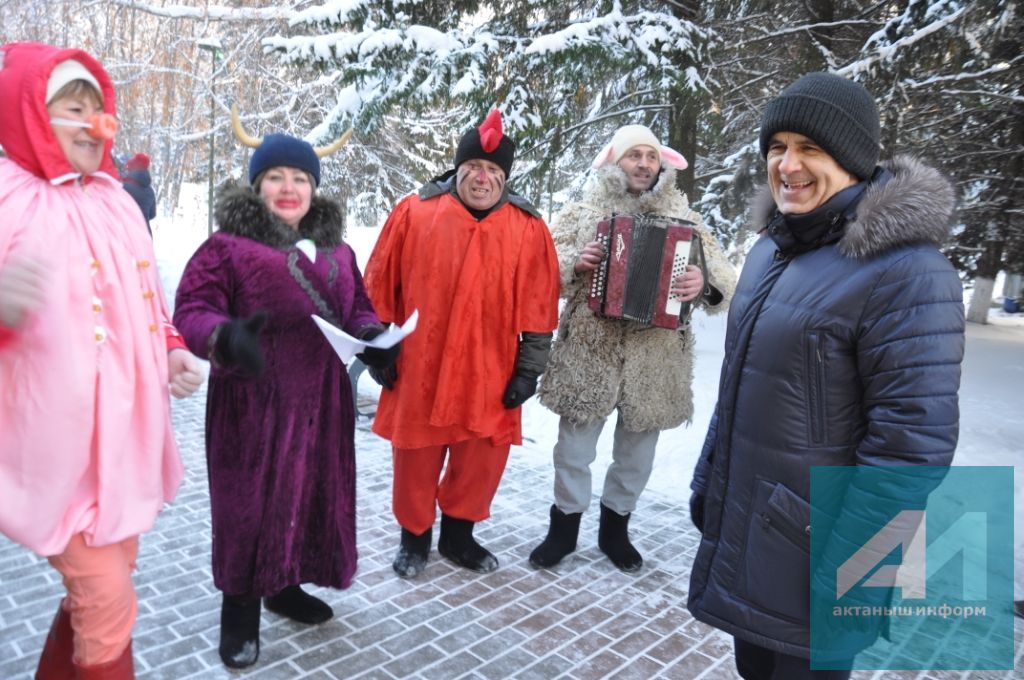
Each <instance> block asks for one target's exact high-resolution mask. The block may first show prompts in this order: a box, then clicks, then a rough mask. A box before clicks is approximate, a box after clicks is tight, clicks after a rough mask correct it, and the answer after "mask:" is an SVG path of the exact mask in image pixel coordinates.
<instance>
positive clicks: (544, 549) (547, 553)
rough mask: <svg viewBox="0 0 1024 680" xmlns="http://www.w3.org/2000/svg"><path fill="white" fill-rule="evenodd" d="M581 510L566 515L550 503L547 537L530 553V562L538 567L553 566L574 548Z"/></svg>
mask: <svg viewBox="0 0 1024 680" xmlns="http://www.w3.org/2000/svg"><path fill="white" fill-rule="evenodd" d="M581 517H583V513H582V512H574V513H572V514H571V515H567V514H565V513H564V512H562V511H561V510H559V509H558V506H557V505H554V504H552V505H551V524H550V526H548V535H547V538H545V539H544V541H543V542H541V544H540V545H538V546H537V547H536V548H534V549H533V552H532V553H530V564H532V565H533V566H535V567H537V568H538V569H547V568H548V567H553V566H555V565H556V564H558V563H559V562H561V561H562V559H564V558H565V556H566V555H568V554H569V553H571V552H572V551H574V550H576V538H577V537H578V536H579V534H580V518H581Z"/></svg>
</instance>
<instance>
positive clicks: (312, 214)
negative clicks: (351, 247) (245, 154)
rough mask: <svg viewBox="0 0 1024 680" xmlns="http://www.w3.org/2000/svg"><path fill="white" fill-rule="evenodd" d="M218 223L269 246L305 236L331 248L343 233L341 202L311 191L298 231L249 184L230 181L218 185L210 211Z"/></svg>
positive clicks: (287, 245)
mask: <svg viewBox="0 0 1024 680" xmlns="http://www.w3.org/2000/svg"><path fill="white" fill-rule="evenodd" d="M213 217H214V220H216V222H217V227H218V228H219V229H220V230H221V231H222V232H224V233H225V234H233V235H235V236H244V237H245V238H249V239H252V240H253V241H259V242H260V243H263V244H266V245H268V246H270V247H272V248H290V247H291V246H293V245H295V242H296V241H298V240H300V239H302V238H308V239H311V240H312V241H313V242H314V243H316V246H317V248H321V249H324V248H327V249H330V248H334V247H335V246H337V245H338V244H339V243H341V239H342V236H344V234H345V218H344V216H343V215H342V212H341V206H340V205H338V204H337V203H336V202H335V201H332V200H331V199H329V198H325V197H323V196H319V195H317V194H313V200H312V202H311V203H310V206H309V212H308V213H306V216H305V217H303V218H302V221H301V222H299V229H298V233H296V231H295V230H294V229H292V228H291V227H289V226H288V225H287V224H284V223H283V222H281V221H280V220H278V219H277V218H276V217H275V216H274V214H273V213H271V212H270V210H269V209H268V208H267V206H266V204H264V203H263V199H261V198H260V197H259V196H258V195H257V194H256V192H255V191H253V190H252V187H250V186H248V185H246V184H242V183H239V182H229V183H228V184H225V185H224V186H222V187H221V190H220V193H219V195H218V197H217V204H216V207H215V208H214V212H213Z"/></svg>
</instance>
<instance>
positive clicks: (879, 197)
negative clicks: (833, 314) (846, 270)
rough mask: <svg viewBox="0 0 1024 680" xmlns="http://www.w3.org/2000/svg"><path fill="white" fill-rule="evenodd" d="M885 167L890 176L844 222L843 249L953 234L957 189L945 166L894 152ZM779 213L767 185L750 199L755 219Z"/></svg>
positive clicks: (856, 254)
mask: <svg viewBox="0 0 1024 680" xmlns="http://www.w3.org/2000/svg"><path fill="white" fill-rule="evenodd" d="M880 165H881V167H883V168H885V169H886V170H888V171H889V173H891V174H890V177H889V181H887V182H877V181H876V182H874V183H872V184H871V185H869V186H868V188H867V190H866V191H865V192H864V198H862V199H861V201H860V204H859V205H858V206H857V217H856V218H855V219H854V220H853V221H851V222H850V223H849V224H847V225H846V229H845V230H844V233H843V237H842V238H841V239H840V240H839V243H838V248H839V252H841V253H842V254H843V255H846V256H847V257H852V258H857V259H863V258H870V257H874V256H876V255H879V254H881V253H884V252H886V251H889V250H892V249H893V248H897V247H899V246H902V245H906V244H910V243H932V244H935V245H937V246H940V245H942V244H943V243H945V242H946V240H947V239H948V238H949V233H950V226H951V223H952V218H953V211H954V208H955V207H956V191H955V189H954V188H953V184H952V183H951V182H950V181H949V179H948V178H946V176H945V175H943V174H942V173H941V172H939V171H938V170H936V169H935V168H932V167H930V166H928V165H925V164H924V163H922V162H921V161H919V160H917V159H916V158H913V157H911V156H896V157H895V158H893V159H892V160H891V161H884V162H882V163H881V164H880ZM774 214H775V202H774V200H773V199H772V195H771V191H770V190H769V189H768V187H764V188H763V189H762V190H761V191H759V192H758V195H757V196H756V197H755V198H754V200H753V201H752V203H751V215H752V217H753V220H754V224H755V225H758V226H759V227H760V226H764V225H766V224H768V222H769V221H770V220H771V218H772V216H773V215H774Z"/></svg>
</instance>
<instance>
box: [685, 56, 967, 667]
mask: <svg viewBox="0 0 1024 680" xmlns="http://www.w3.org/2000/svg"><path fill="white" fill-rule="evenodd" d="M879 128H880V126H879V115H878V109H877V108H876V106H875V102H874V100H873V98H872V97H871V95H870V94H869V93H868V91H867V90H866V89H864V87H863V86H862V85H859V84H857V83H855V82H853V81H850V80H847V79H845V78H842V77H840V76H838V75H835V74H830V73H812V74H809V75H806V76H804V77H802V78H800V79H799V80H797V81H796V82H795V83H793V84H792V85H790V86H789V87H787V88H786V89H785V90H783V91H782V93H781V94H780V95H779V96H778V97H777V98H776V99H774V100H773V101H772V102H771V103H769V104H768V106H767V108H766V109H765V112H764V115H763V117H762V121H761V134H760V144H761V154H762V155H763V156H764V157H765V158H766V160H767V163H768V190H767V191H765V192H763V193H762V195H761V196H760V197H759V198H758V199H757V201H756V202H755V204H754V209H753V219H754V224H755V225H756V227H757V228H763V230H764V234H765V235H764V237H763V238H761V239H760V240H759V241H758V242H757V243H756V244H755V245H754V247H753V248H752V249H751V250H750V253H749V254H748V255H747V259H746V263H745V264H744V266H743V273H742V274H741V275H740V280H739V284H738V285H737V288H736V296H735V298H734V299H733V302H732V307H731V309H730V311H729V323H728V326H727V330H726V338H725V360H724V363H723V366H722V372H721V383H720V386H719V393H718V406H717V408H716V410H715V414H714V416H713V417H712V421H711V425H710V427H709V429H708V435H707V439H706V442H705V445H704V449H703V451H702V452H701V457H700V460H699V462H698V464H697V469H696V471H695V472H694V478H693V483H692V488H693V498H692V500H691V503H690V507H691V515H692V518H693V522H694V524H695V525H696V527H697V528H698V529H699V530H700V531H701V533H702V539H701V543H700V547H699V549H698V551H697V556H696V558H695V560H694V565H693V571H692V574H691V578H690V591H689V602H688V607H689V609H690V611H691V612H692V613H693V615H694V617H696V618H697V619H699V620H701V621H703V622H705V623H708V624H710V625H712V626H715V627H717V628H719V629H721V630H724V631H726V632H728V633H730V634H732V635H733V636H734V639H735V654H736V667H737V669H738V670H739V673H740V675H741V676H743V677H744V678H747V679H751V678H758V679H761V678H764V679H769V678H794V679H800V678H808V679H810V678H814V679H818V680H825V679H828V680H840V679H843V678H848V677H849V675H850V671H849V669H850V668H851V665H850V662H849V661H847V662H846V663H845V664H843V663H840V664H829V665H828V666H827V667H828V668H829V669H828V670H825V669H824V668H822V666H825V664H817V665H818V668H817V669H812V668H811V667H810V663H809V661H808V659H809V658H810V657H811V656H812V655H811V652H812V642H813V643H814V647H813V648H814V649H815V650H816V651H817V652H820V653H821V654H822V656H820V657H817V658H829V659H838V660H843V659H847V660H850V659H852V658H853V657H854V655H855V654H856V653H857V651H858V648H859V647H861V646H862V643H866V644H870V642H871V641H873V639H874V635H875V633H876V628H877V624H879V623H880V622H879V621H877V620H874V621H872V620H870V619H868V618H866V619H865V621H864V627H863V628H860V623H857V624H856V626H857V627H858V628H860V629H859V630H851V631H849V632H850V633H851V635H850V637H848V638H846V637H829V636H828V634H829V633H830V631H829V630H828V628H829V625H831V624H827V625H825V626H824V628H815V629H814V635H812V634H811V633H812V631H811V601H814V602H815V603H816V607H823V606H825V605H828V604H829V602H830V601H834V600H835V599H836V598H835V597H834V594H835V592H836V588H835V585H834V583H835V582H834V579H835V574H836V573H837V571H836V569H837V567H838V565H839V564H843V562H844V560H845V559H846V558H845V557H844V551H847V550H848V551H849V552H845V555H847V556H848V555H849V554H850V553H852V552H853V550H854V549H855V548H856V547H857V546H858V545H860V543H861V542H860V541H858V540H857V535H858V533H860V532H861V531H862V529H860V526H862V525H865V524H866V525H868V526H870V524H869V522H870V521H873V518H872V519H868V518H866V517H864V516H863V515H871V514H874V515H875V516H877V517H882V518H884V519H883V521H885V520H887V519H888V518H890V517H892V516H894V515H895V512H896V511H897V510H899V509H904V508H915V507H923V505H918V503H920V502H922V498H923V497H926V496H927V492H928V491H929V490H930V488H929V487H930V485H931V482H930V481H929V478H930V477H931V476H932V475H933V474H934V472H935V471H937V472H938V478H941V475H942V474H944V472H945V466H948V465H949V464H950V462H951V461H952V458H953V451H954V450H955V449H956V443H957V432H958V420H959V418H958V407H957V390H958V388H959V384H960V362H961V359H962V358H963V350H964V306H963V289H962V287H961V284H960V279H959V278H958V276H957V274H956V271H955V270H954V269H953V267H952V265H951V264H950V263H949V261H948V260H947V259H946V258H945V257H944V256H943V255H942V253H941V252H940V251H939V249H938V246H939V244H941V243H942V242H943V241H944V240H945V239H947V238H948V236H949V225H950V222H951V217H952V212H953V206H954V202H955V196H954V191H953V187H952V186H951V185H950V183H949V182H948V180H947V179H946V178H945V177H943V176H942V175H941V174H940V173H939V172H937V171H936V170H934V169H932V168H930V167H928V166H926V165H924V164H922V163H921V162H919V161H916V160H913V159H910V158H907V157H896V158H895V159H894V160H892V161H889V162H883V163H881V164H879V162H878V160H879V138H880V129H879ZM817 466H826V467H833V468H841V469H844V470H849V471H850V472H852V473H857V472H858V470H866V471H870V472H871V474H872V475H874V474H877V473H879V472H883V473H884V472H885V470H884V468H889V470H890V474H894V476H895V477H897V478H901V481H899V482H898V483H897V482H893V483H890V484H889V485H887V486H884V487H883V486H881V485H878V484H875V485H873V486H874V488H872V489H868V488H867V487H864V486H863V484H858V483H857V482H856V481H855V482H854V483H852V484H850V485H849V486H848V488H846V489H842V488H840V489H838V490H837V491H835V492H833V493H827V494H822V495H817V498H816V501H815V511H816V515H817V517H818V522H819V523H816V524H815V525H814V527H813V531H814V536H815V541H816V543H817V542H818V541H821V545H824V546H825V549H824V550H823V551H822V552H821V553H820V554H818V553H816V555H815V557H814V558H813V559H812V557H811V555H810V546H811V531H812V527H811V505H810V501H811V471H812V468H815V467H817ZM908 466H926V467H924V468H920V467H919V468H918V470H917V471H911V470H909V469H908ZM893 468H895V469H893ZM819 469H820V468H819ZM855 479H856V478H855ZM819 488H820V487H819ZM828 503H836V504H837V506H839V505H841V507H835V508H830V507H828V505H827V504H828ZM889 510H892V511H893V512H892V514H889V512H888V511H889ZM825 517H829V518H834V525H833V526H831V527H830V526H828V525H827V524H825V522H826V520H824V518H825ZM860 535H863V534H862V533H860ZM828 574H831V578H832V579H833V585H832V586H831V588H828V586H827V585H826V586H825V587H821V584H827V583H828V578H829V577H828ZM829 590H831V593H832V595H833V596H827V595H826V594H827V593H828V592H829ZM886 591H887V589H884V588H855V589H854V592H855V593H857V595H855V597H857V598H860V597H866V598H868V601H866V602H864V601H858V602H854V603H853V604H857V605H861V604H863V605H864V608H865V609H868V610H873V609H883V608H884V607H883V606H882V605H886V604H888V602H887V601H885V600H883V601H878V600H875V599H874V598H875V597H879V596H880V597H883V598H884V597H885V594H886ZM854 608H855V609H856V607H854ZM827 609H828V611H832V607H831V606H828V607H827ZM852 618H856V617H852ZM817 620H819V619H816V621H817ZM839 632H840V633H843V632H844V631H839ZM821 633H825V634H826V635H825V636H824V637H823V636H822V635H821ZM823 640H824V641H825V642H824V644H823ZM831 642H841V644H838V645H836V644H831ZM894 642H895V641H894ZM898 647H899V648H900V649H901V650H902V649H903V645H899V646H898ZM844 668H845V670H844Z"/></svg>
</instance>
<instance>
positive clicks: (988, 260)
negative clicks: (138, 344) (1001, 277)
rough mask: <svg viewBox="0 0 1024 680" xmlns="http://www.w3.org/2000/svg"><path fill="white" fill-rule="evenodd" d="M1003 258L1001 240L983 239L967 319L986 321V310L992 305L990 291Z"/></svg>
mask: <svg viewBox="0 0 1024 680" xmlns="http://www.w3.org/2000/svg"><path fill="white" fill-rule="evenodd" d="M1002 259H1003V243H1002V241H985V252H984V253H982V255H981V259H980V260H978V274H977V275H976V276H975V277H974V295H972V296H971V305H970V308H969V309H968V310H967V320H968V321H973V322H974V323H988V310H989V307H990V306H991V305H992V291H993V290H994V289H995V285H996V274H998V273H999V269H1000V266H1001V264H1000V263H1001V262H1002Z"/></svg>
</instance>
